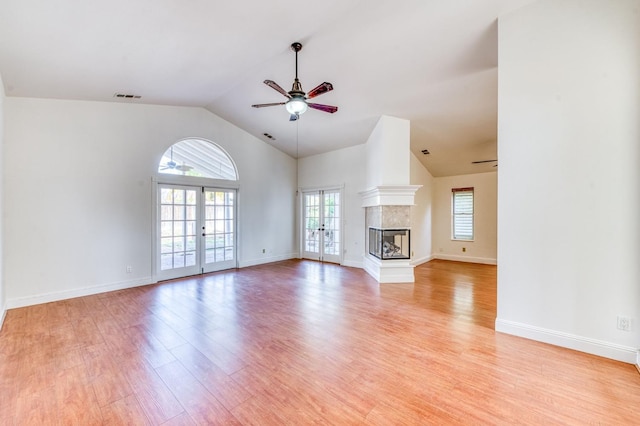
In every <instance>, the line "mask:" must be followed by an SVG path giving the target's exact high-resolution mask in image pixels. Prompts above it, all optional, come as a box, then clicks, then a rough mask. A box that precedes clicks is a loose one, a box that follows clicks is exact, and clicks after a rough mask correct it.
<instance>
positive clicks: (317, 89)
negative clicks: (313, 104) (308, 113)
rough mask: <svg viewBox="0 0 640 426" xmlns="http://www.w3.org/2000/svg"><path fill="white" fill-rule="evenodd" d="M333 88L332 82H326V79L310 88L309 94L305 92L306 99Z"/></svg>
mask: <svg viewBox="0 0 640 426" xmlns="http://www.w3.org/2000/svg"><path fill="white" fill-rule="evenodd" d="M332 90H333V84H331V83H327V82H326V81H325V82H324V83H322V84H320V85H318V86H317V87H314V88H313V89H311V91H310V92H309V94H307V99H311V98H315V97H316V96H320V95H322V94H323V93H327V92H330V91H332Z"/></svg>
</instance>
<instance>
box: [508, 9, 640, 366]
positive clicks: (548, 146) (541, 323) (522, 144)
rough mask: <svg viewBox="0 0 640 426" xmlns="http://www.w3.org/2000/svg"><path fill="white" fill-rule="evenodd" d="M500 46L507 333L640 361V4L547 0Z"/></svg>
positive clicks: (513, 18) (526, 12) (520, 18)
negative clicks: (625, 324) (630, 325)
mask: <svg viewBox="0 0 640 426" xmlns="http://www.w3.org/2000/svg"><path fill="white" fill-rule="evenodd" d="M499 52H500V56H499V68H500V73H499V102H498V105H499V111H498V112H499V140H498V157H499V159H500V179H499V183H498V192H499V194H500V197H499V204H498V216H499V218H500V222H499V228H498V319H497V321H496V329H497V330H499V331H504V332H508V333H512V334H516V335H520V336H524V337H529V338H533V339H536V340H541V341H545V342H549V343H553V344H558V345H562V346H566V347H570V348H574V349H578V350H582V351H586V352H590V353H593V354H598V355H602V356H606V357H610V358H614V359H618V360H622V361H627V362H636V351H637V349H638V348H639V347H640V332H639V329H638V327H640V324H639V323H638V319H640V261H639V259H640V221H639V220H638V211H639V208H640V121H639V120H638V117H640V85H639V84H638V82H639V80H638V76H640V13H639V8H638V1H637V0H617V1H596V0H540V1H538V2H535V3H533V4H531V5H530V6H527V7H525V8H523V9H520V10H518V11H516V12H514V13H512V14H510V15H508V16H506V17H503V18H501V19H500V23H499ZM618 315H624V316H628V317H632V318H634V321H635V325H634V327H635V329H634V330H632V332H624V331H620V330H618V329H617V326H616V324H617V316H618Z"/></svg>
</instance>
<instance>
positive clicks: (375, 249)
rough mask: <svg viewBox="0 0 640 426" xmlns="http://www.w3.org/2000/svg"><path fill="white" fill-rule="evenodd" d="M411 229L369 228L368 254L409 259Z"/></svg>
mask: <svg viewBox="0 0 640 426" xmlns="http://www.w3.org/2000/svg"><path fill="white" fill-rule="evenodd" d="M410 234H411V231H410V230H409V229H406V228H405V229H381V228H373V227H370V228H369V254H371V255H372V256H375V257H377V258H378V259H382V260H386V259H409V258H410V253H411V249H410V244H411V236H410Z"/></svg>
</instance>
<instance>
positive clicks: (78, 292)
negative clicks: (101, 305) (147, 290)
mask: <svg viewBox="0 0 640 426" xmlns="http://www.w3.org/2000/svg"><path fill="white" fill-rule="evenodd" d="M149 284H155V281H154V280H153V277H150V276H149V277H142V278H137V279H135V280H127V281H119V282H115V283H110V284H103V285H98V286H93V287H84V288H78V289H74V290H65V291H55V292H51V293H45V294H39V295H37V296H26V297H18V298H15V299H8V300H7V303H6V309H16V308H23V307H25V306H32V305H40V304H42V303H49V302H57V301H59V300H66V299H73V298H76V297H83V296H91V295H94V294H100V293H106V292H109V291H115V290H125V289H127V288H133V287H140V286H144V285H149Z"/></svg>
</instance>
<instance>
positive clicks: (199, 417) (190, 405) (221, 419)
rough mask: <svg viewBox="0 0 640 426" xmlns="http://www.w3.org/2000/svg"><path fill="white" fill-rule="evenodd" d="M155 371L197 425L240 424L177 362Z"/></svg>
mask: <svg viewBox="0 0 640 426" xmlns="http://www.w3.org/2000/svg"><path fill="white" fill-rule="evenodd" d="M156 371H157V372H158V375H159V376H160V377H161V378H162V380H163V381H164V382H165V383H166V384H167V386H169V388H171V390H172V392H173V393H174V395H175V396H176V398H177V399H178V401H179V402H180V404H182V406H183V407H184V408H185V410H186V411H187V413H189V416H190V417H191V418H192V419H193V420H194V421H195V422H196V423H197V424H212V425H214V424H217V425H239V424H240V423H239V422H238V421H237V419H236V418H235V417H234V416H233V415H232V414H231V412H230V411H228V410H227V409H226V408H225V407H224V406H223V405H222V404H221V403H220V402H219V401H218V400H217V399H216V398H215V397H214V396H213V395H211V393H209V391H207V389H206V388H205V387H204V386H202V384H200V382H199V381H198V380H197V379H196V378H195V377H193V376H192V375H191V373H189V372H188V371H187V370H186V369H185V368H184V367H183V366H182V364H181V363H180V362H179V361H174V362H172V363H169V364H165V365H163V366H162V367H159V368H157V369H156Z"/></svg>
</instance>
